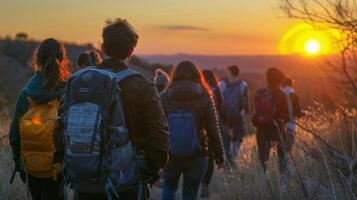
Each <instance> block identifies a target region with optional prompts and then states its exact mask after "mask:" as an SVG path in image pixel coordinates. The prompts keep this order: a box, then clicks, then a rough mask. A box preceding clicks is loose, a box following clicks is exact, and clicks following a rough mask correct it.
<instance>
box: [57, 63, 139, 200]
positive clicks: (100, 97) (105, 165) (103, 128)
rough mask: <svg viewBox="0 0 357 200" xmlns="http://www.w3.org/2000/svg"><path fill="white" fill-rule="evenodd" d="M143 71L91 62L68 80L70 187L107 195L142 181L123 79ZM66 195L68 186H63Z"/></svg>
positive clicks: (65, 110) (66, 159) (64, 124)
mask: <svg viewBox="0 0 357 200" xmlns="http://www.w3.org/2000/svg"><path fill="white" fill-rule="evenodd" d="M135 75H139V74H138V73H137V72H135V71H133V70H131V69H127V70H124V71H121V72H119V73H114V72H112V71H109V70H104V69H98V68H95V67H88V68H85V69H82V70H80V71H78V72H76V73H74V74H73V75H72V76H71V78H70V79H69V81H68V84H67V90H66V94H65V97H64V105H63V114H62V115H61V122H62V129H63V132H64V142H65V148H64V149H65V151H64V152H65V154H64V168H65V174H64V177H65V187H64V189H65V188H66V185H67V184H69V183H70V184H71V185H72V188H73V189H74V190H75V193H76V192H82V193H93V194H107V195H108V199H111V196H112V195H113V194H115V195H117V193H118V192H120V191H121V190H123V189H125V188H127V187H129V186H131V185H133V184H137V183H138V182H140V177H139V175H138V164H139V157H138V156H137V154H136V152H135V151H134V148H133V146H132V144H131V142H130V140H129V135H128V129H127V128H126V123H125V118H124V113H123V107H122V100H121V96H120V88H119V83H120V82H121V81H122V80H124V79H126V78H127V77H130V76H135ZM64 193H65V197H66V196H67V195H66V191H65V190H64Z"/></svg>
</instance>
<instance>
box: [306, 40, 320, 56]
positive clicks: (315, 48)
mask: <svg viewBox="0 0 357 200" xmlns="http://www.w3.org/2000/svg"><path fill="white" fill-rule="evenodd" d="M320 49H321V45H320V42H319V41H318V40H316V39H311V40H308V41H307V42H306V43H305V51H306V53H308V54H318V53H319V52H320Z"/></svg>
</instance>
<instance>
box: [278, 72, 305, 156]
mask: <svg viewBox="0 0 357 200" xmlns="http://www.w3.org/2000/svg"><path fill="white" fill-rule="evenodd" d="M294 87H295V81H294V80H292V79H291V78H286V79H285V80H284V81H283V82H282V88H281V90H282V91H283V93H284V94H285V96H286V99H287V105H288V112H289V121H288V122H287V125H286V137H285V144H286V151H287V153H290V152H291V150H292V147H293V145H294V142H295V135H296V121H297V119H298V118H300V117H302V116H303V113H302V111H301V106H300V100H299V96H298V94H297V93H296V91H295V88H294Z"/></svg>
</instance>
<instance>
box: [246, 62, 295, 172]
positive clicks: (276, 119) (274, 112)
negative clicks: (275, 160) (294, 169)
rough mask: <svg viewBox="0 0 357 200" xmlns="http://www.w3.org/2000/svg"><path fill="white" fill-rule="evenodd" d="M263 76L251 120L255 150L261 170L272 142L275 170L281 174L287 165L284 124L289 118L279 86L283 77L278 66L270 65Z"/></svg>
mask: <svg viewBox="0 0 357 200" xmlns="http://www.w3.org/2000/svg"><path fill="white" fill-rule="evenodd" d="M266 79H267V87H264V88H262V89H260V90H258V91H257V92H256V93H255V97H254V113H253V117H252V122H253V124H254V125H255V126H256V127H257V135H256V136H257V145H258V153H259V159H260V161H261V164H262V166H263V169H264V172H265V171H266V168H267V162H268V160H269V155H270V150H271V148H272V147H274V145H275V146H276V148H277V152H278V157H279V171H280V173H281V174H283V173H284V172H285V169H286V167H287V160H286V159H287V151H286V143H285V138H286V132H285V127H286V123H287V122H288V121H289V112H288V104H287V98H286V95H285V94H284V93H283V92H282V90H281V85H282V83H283V81H284V80H285V79H286V76H285V75H284V73H283V72H282V71H280V70H279V69H277V68H270V69H268V71H267V73H266Z"/></svg>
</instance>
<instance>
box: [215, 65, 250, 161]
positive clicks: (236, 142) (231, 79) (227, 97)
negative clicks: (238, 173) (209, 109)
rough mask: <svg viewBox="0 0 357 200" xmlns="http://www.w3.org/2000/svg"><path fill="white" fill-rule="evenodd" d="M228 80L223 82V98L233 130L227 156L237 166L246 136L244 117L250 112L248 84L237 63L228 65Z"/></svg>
mask: <svg viewBox="0 0 357 200" xmlns="http://www.w3.org/2000/svg"><path fill="white" fill-rule="evenodd" d="M227 73H228V80H226V81H223V82H221V89H222V93H223V99H224V103H225V106H226V115H227V122H228V126H229V128H230V129H231V131H232V135H231V140H230V141H228V144H226V145H227V146H229V147H230V152H229V153H227V158H228V160H229V161H230V164H232V165H233V166H235V164H234V159H233V158H235V157H237V151H238V150H239V148H240V146H241V143H242V141H243V137H244V117H245V115H246V114H247V113H248V111H249V110H248V108H249V104H248V84H247V83H246V82H245V81H243V80H240V78H239V75H240V69H239V67H238V66H236V65H232V66H229V67H227Z"/></svg>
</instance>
